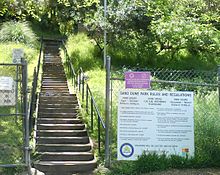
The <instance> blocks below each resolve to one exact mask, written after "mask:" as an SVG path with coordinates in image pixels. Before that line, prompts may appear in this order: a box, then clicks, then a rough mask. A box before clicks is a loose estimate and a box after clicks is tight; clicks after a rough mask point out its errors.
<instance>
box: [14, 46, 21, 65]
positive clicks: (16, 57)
mask: <svg viewBox="0 0 220 175" xmlns="http://www.w3.org/2000/svg"><path fill="white" fill-rule="evenodd" d="M12 58H13V60H12V62H13V63H15V64H16V63H21V58H24V50H23V49H13V53H12Z"/></svg>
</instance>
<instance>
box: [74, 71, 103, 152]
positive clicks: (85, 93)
mask: <svg viewBox="0 0 220 175" xmlns="http://www.w3.org/2000/svg"><path fill="white" fill-rule="evenodd" d="M87 79H88V77H87V76H85V74H84V71H83V69H82V68H80V69H79V71H78V74H77V87H78V91H79V93H80V94H81V95H82V96H81V99H82V102H84V101H85V108H86V112H87V114H89V115H90V130H91V132H93V131H94V115H96V116H97V132H98V133H97V137H98V138H97V139H98V152H99V154H101V127H102V129H104V130H105V123H104V121H103V119H102V115H101V113H100V111H99V108H98V105H97V103H96V101H95V98H94V96H93V94H92V91H91V89H90V87H89V84H88V83H87V81H86V80H87ZM89 103H90V105H89Z"/></svg>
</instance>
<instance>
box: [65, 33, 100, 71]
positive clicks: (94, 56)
mask: <svg viewBox="0 0 220 175" xmlns="http://www.w3.org/2000/svg"><path fill="white" fill-rule="evenodd" d="M67 50H68V53H69V55H70V57H71V60H72V62H73V64H74V67H75V68H79V67H82V68H83V70H90V69H93V68H97V67H100V65H101V64H100V62H101V59H100V58H101V57H100V56H99V55H98V50H97V48H96V46H95V45H94V44H93V43H92V41H91V40H90V39H89V38H88V37H87V35H86V34H83V33H80V34H77V35H71V36H69V38H68V40H67Z"/></svg>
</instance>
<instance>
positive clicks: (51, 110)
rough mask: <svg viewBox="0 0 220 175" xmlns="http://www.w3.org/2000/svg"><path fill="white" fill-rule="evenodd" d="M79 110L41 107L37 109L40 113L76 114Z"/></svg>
mask: <svg viewBox="0 0 220 175" xmlns="http://www.w3.org/2000/svg"><path fill="white" fill-rule="evenodd" d="M78 110H79V108H45V107H41V108H40V109H39V112H40V113H51V114H53V113H66V114H68V113H76V112H78Z"/></svg>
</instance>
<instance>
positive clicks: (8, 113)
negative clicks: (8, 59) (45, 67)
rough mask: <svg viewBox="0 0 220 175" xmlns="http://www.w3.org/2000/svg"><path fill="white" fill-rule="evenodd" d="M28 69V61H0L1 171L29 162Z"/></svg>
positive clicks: (7, 170) (2, 172) (10, 170)
mask: <svg viewBox="0 0 220 175" xmlns="http://www.w3.org/2000/svg"><path fill="white" fill-rule="evenodd" d="M26 70H27V63H26V62H25V61H24V62H22V63H21V64H0V174H4V173H5V174H8V173H9V174H10V173H11V174H13V170H12V169H8V168H18V167H20V166H25V165H26V164H25V163H26V159H25V156H27V152H28V150H26V144H27V143H26V142H27V138H26V137H27V135H26V134H27V133H26V123H27V118H28V115H27V112H28V111H27V110H28V108H27V105H28V104H27V71H26ZM25 140H26V141H25ZM4 168H6V169H4Z"/></svg>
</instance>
